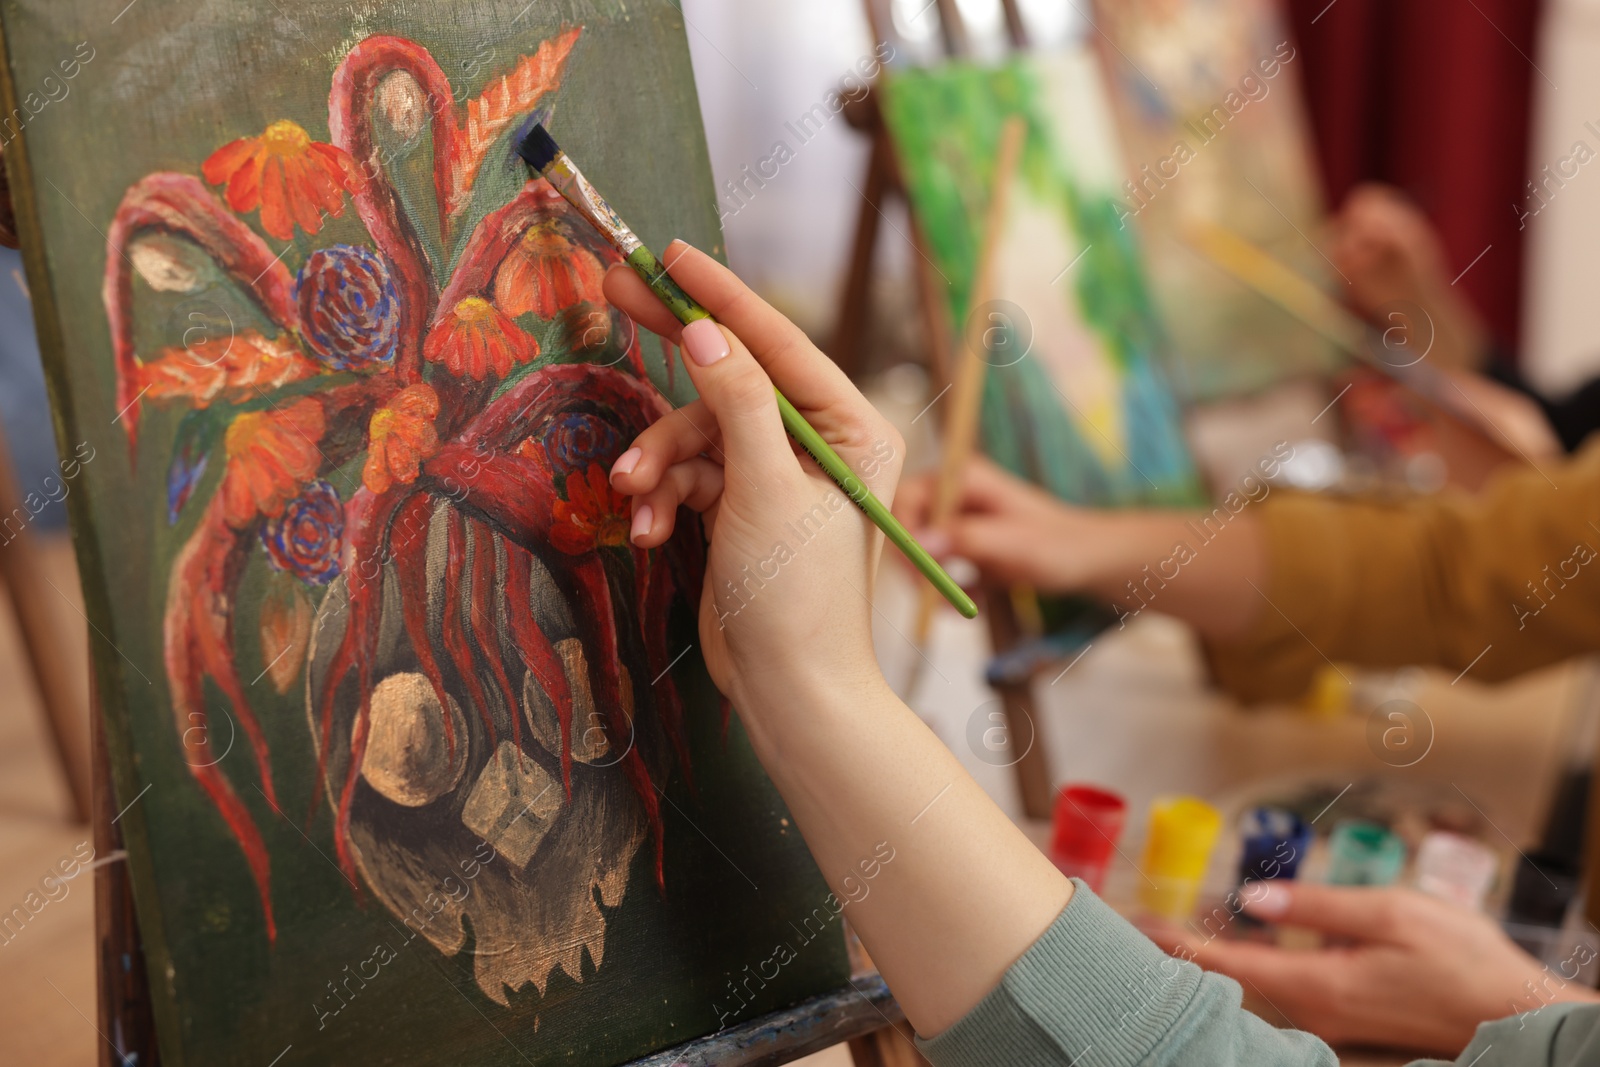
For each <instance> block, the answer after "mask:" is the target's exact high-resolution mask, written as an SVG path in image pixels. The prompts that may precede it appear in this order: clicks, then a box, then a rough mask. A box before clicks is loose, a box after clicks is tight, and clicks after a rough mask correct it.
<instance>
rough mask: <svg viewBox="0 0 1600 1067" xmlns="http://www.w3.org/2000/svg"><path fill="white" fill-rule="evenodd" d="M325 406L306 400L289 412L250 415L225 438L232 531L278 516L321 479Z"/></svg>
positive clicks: (226, 508) (226, 509)
mask: <svg viewBox="0 0 1600 1067" xmlns="http://www.w3.org/2000/svg"><path fill="white" fill-rule="evenodd" d="M322 431H323V417H322V405H321V404H320V403H318V402H317V401H316V400H314V399H313V398H311V397H303V398H301V399H300V400H296V401H295V402H294V403H292V404H289V405H288V406H286V407H282V408H274V409H272V410H269V411H247V412H245V413H244V414H243V415H240V416H239V417H238V418H236V419H234V420H233V423H232V424H231V425H230V426H229V427H228V432H227V434H225V435H224V436H223V439H222V445H223V451H225V452H226V453H227V456H228V469H227V471H226V472H225V473H224V474H223V476H222V489H221V492H222V498H223V501H222V505H223V514H224V517H225V518H226V519H227V520H228V525H229V526H234V527H240V526H246V525H248V524H249V523H250V521H251V520H252V519H254V518H255V517H256V516H257V515H266V516H269V517H273V518H275V517H277V516H278V515H281V514H283V505H284V502H285V501H287V500H288V499H289V498H290V497H292V496H294V495H295V494H297V493H299V492H300V486H301V485H303V484H304V483H305V482H308V481H310V480H311V479H312V478H314V477H315V476H316V473H317V469H318V468H319V467H320V466H321V464H322V452H321V451H320V450H319V449H318V448H317V442H318V441H320V440H322Z"/></svg>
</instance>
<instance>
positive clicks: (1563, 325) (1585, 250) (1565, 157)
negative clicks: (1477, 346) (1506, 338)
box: [1507, 0, 1600, 393]
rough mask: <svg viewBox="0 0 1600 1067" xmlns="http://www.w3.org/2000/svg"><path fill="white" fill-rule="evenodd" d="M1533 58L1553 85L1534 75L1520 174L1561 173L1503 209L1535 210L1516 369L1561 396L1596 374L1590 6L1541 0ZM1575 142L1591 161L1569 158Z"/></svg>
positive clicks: (1598, 155) (1597, 254) (1595, 33)
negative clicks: (1528, 139)
mask: <svg viewBox="0 0 1600 1067" xmlns="http://www.w3.org/2000/svg"><path fill="white" fill-rule="evenodd" d="M1534 58H1535V60H1536V61H1537V63H1538V64H1539V69H1540V70H1542V71H1544V73H1545V75H1546V76H1548V77H1549V79H1550V82H1553V83H1554V85H1555V86H1556V87H1555V88H1551V85H1550V84H1549V83H1547V82H1546V81H1545V80H1544V78H1541V77H1538V76H1537V75H1536V76H1535V78H1534V83H1533V84H1534V122H1533V136H1532V145H1531V149H1530V159H1529V162H1528V175H1529V177H1530V178H1531V179H1534V180H1535V181H1538V180H1539V179H1540V178H1541V177H1542V176H1543V170H1544V168H1545V167H1546V166H1549V167H1550V168H1551V170H1552V172H1554V173H1557V174H1558V176H1559V175H1560V174H1561V172H1562V171H1563V169H1564V171H1565V173H1566V174H1568V175H1571V177H1567V178H1563V179H1562V180H1563V181H1564V182H1565V184H1563V185H1559V186H1558V185H1555V184H1554V183H1552V184H1551V185H1550V186H1549V189H1550V190H1551V191H1548V192H1546V193H1544V202H1543V204H1542V205H1541V201H1540V200H1539V199H1538V198H1533V197H1530V198H1529V199H1528V200H1527V201H1526V203H1525V204H1519V205H1517V206H1516V208H1515V209H1513V208H1510V207H1508V208H1507V210H1517V211H1518V213H1519V214H1521V213H1522V212H1523V211H1528V210H1531V209H1536V210H1537V214H1535V215H1533V216H1532V217H1530V218H1528V219H1526V225H1527V227H1528V234H1527V241H1528V243H1527V250H1526V251H1527V256H1526V260H1525V262H1526V267H1525V277H1524V290H1523V360H1524V363H1523V366H1524V367H1525V368H1526V369H1527V371H1528V373H1529V375H1530V376H1531V377H1532V378H1533V380H1534V381H1535V383H1536V384H1538V385H1539V386H1540V387H1541V388H1544V389H1546V390H1549V391H1552V392H1555V393H1561V392H1564V391H1566V390H1568V389H1571V388H1572V387H1573V386H1575V385H1577V384H1579V383H1580V382H1582V381H1585V380H1587V379H1588V378H1590V377H1593V376H1595V375H1597V374H1600V0H1551V2H1550V3H1549V6H1548V8H1547V11H1546V15H1545V25H1544V29H1543V34H1542V39H1541V40H1540V42H1539V48H1538V51H1537V53H1536V54H1535V57H1534ZM1591 123H1592V124H1593V125H1592V127H1591V126H1590V125H1589V124H1591ZM1579 142H1582V143H1583V144H1584V145H1586V146H1587V149H1588V150H1589V151H1591V152H1593V153H1594V155H1595V158H1594V160H1593V161H1592V162H1588V163H1580V162H1579V159H1578V158H1577V157H1584V156H1586V153H1583V152H1575V146H1576V145H1577V144H1578V143H1579ZM1563 161H1566V162H1565V166H1564V168H1563Z"/></svg>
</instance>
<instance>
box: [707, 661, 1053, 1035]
mask: <svg viewBox="0 0 1600 1067" xmlns="http://www.w3.org/2000/svg"><path fill="white" fill-rule="evenodd" d="M734 703H735V706H736V707H738V708H739V709H740V716H741V719H742V720H743V721H744V722H745V724H746V727H747V730H748V732H749V734H750V736H751V740H752V743H753V744H754V746H755V749H756V754H757V755H758V756H759V757H760V759H761V762H762V763H763V764H764V765H765V766H766V768H767V771H768V773H769V774H770V775H771V777H772V780H773V782H774V783H776V785H777V786H778V789H779V791H780V792H781V793H782V794H783V797H784V800H785V802H786V803H787V804H788V806H789V810H790V812H791V813H792V814H793V816H794V818H795V821H796V823H797V824H798V825H799V828H800V832H801V833H802V834H803V835H804V836H805V839H806V843H807V845H809V846H810V848H811V852H812V855H813V856H814V857H815V858H816V861H817V866H818V867H819V868H820V869H821V871H822V874H823V876H824V877H825V878H826V879H827V880H828V884H829V886H830V887H831V888H832V889H833V891H834V892H835V894H836V895H837V896H838V898H839V899H840V900H841V901H843V902H845V904H846V912H845V914H846V916H847V917H848V918H849V920H850V923H851V925H852V927H853V928H854V929H855V930H856V932H857V933H858V934H859V935H860V937H861V939H862V942H863V943H864V944H865V945H866V947H867V950H868V951H869V952H870V953H871V954H872V958H873V961H874V962H875V963H876V964H877V966H878V968H879V970H880V971H881V972H882V974H883V976H884V978H885V979H886V980H887V981H888V983H889V985H890V987H891V988H892V989H893V990H894V991H895V996H896V998H897V999H898V1000H899V1002H900V1004H901V1006H902V1007H903V1008H904V1009H905V1012H906V1017H907V1018H908V1019H909V1020H910V1021H911V1024H912V1025H913V1026H914V1027H916V1029H917V1031H918V1032H919V1033H922V1034H925V1035H932V1034H937V1033H939V1032H941V1031H943V1030H944V1029H946V1028H947V1027H949V1026H950V1025H951V1024H953V1023H954V1022H955V1021H956V1020H958V1019H960V1018H961V1017H962V1016H963V1015H965V1014H966V1013H967V1012H968V1011H969V1010H971V1009H972V1007H973V1006H974V1005H976V1004H977V1003H978V1001H979V1000H981V999H982V998H983V996H984V995H985V994H986V993H988V992H989V991H990V990H991V989H993V988H994V987H995V985H996V984H998V982H999V980H1000V977H1001V976H1002V975H1003V974H1004V973H1005V971H1006V968H1007V967H1009V966H1010V965H1011V964H1012V963H1013V962H1014V961H1015V960H1016V959H1017V958H1018V957H1019V956H1021V955H1022V954H1023V952H1025V951H1026V950H1027V949H1028V947H1029V946H1030V945H1032V944H1033V943H1034V941H1035V940H1037V939H1038V937H1039V935H1040V934H1041V933H1043V932H1044V930H1045V929H1046V928H1048V927H1049V925H1050V924H1051V922H1052V921H1054V920H1055V918H1056V916H1057V915H1058V914H1060V912H1061V909H1062V908H1063V907H1065V905H1066V903H1067V901H1068V899H1069V898H1070V897H1071V894H1072V886H1071V883H1070V882H1068V881H1067V880H1066V879H1065V878H1064V877H1062V875H1061V874H1060V872H1058V871H1057V870H1056V869H1055V867H1054V866H1053V865H1052V864H1051V863H1050V862H1049V861H1048V860H1047V859H1046V858H1045V857H1044V856H1043V855H1042V854H1041V853H1040V852H1039V851H1038V850H1037V849H1036V848H1034V847H1033V845H1032V844H1031V843H1029V841H1028V840H1027V838H1026V837H1024V836H1023V834H1022V833H1021V831H1020V830H1018V829H1017V828H1016V826H1014V825H1013V824H1012V822H1011V821H1010V820H1009V819H1008V818H1006V816H1005V815H1004V814H1003V813H1002V812H1001V811H1000V809H999V808H998V807H996V806H995V804H994V803H993V802H992V801H991V800H990V799H989V798H988V796H987V795H986V794H985V793H984V792H983V791H982V789H980V788H979V787H978V785H977V783H976V782H974V781H973V780H972V778H971V777H970V776H969V775H968V774H967V773H966V771H965V770H963V769H962V767H961V764H960V762H959V761H958V760H957V759H956V758H955V757H954V756H953V755H952V754H951V753H950V751H949V750H948V749H947V748H946V747H945V746H944V744H943V743H942V742H940V741H939V739H938V738H937V737H935V736H934V735H933V733H932V732H931V731H929V730H928V728H927V727H926V726H925V725H923V723H922V722H921V721H920V720H919V719H918V718H917V717H916V715H915V714H913V713H912V712H911V710H910V709H909V708H907V707H906V706H905V704H903V703H902V702H901V701H900V700H899V699H898V698H897V697H895V695H894V694H893V692H891V691H890V690H889V688H888V686H887V684H885V683H884V682H883V681H882V679H881V677H880V678H877V679H875V680H872V681H865V682H862V683H860V684H846V683H843V682H841V681H839V680H837V679H816V678H814V677H809V676H808V677H801V678H789V679H785V680H784V684H777V682H776V681H775V680H771V679H769V680H767V681H766V682H765V683H764V684H762V685H761V686H760V687H759V688H758V689H757V690H756V691H754V692H750V693H747V694H739V695H736V697H735V701H734ZM886 850H892V856H893V858H892V860H890V861H889V862H886V863H882V862H880V863H879V864H877V865H872V864H871V862H870V861H873V860H874V859H877V860H879V861H881V859H882V856H883V855H884V854H885V853H886ZM864 862H866V863H868V864H869V867H868V868H866V869H873V870H875V876H874V877H872V878H871V879H870V880H868V879H866V878H865V877H864V876H863V874H864V868H863V866H862V865H863V863H864Z"/></svg>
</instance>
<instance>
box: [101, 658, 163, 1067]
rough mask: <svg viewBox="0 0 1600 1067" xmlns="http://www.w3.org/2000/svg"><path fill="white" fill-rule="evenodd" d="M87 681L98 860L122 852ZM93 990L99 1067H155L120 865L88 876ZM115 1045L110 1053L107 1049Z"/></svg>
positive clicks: (144, 981)
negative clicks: (91, 904) (91, 878)
mask: <svg viewBox="0 0 1600 1067" xmlns="http://www.w3.org/2000/svg"><path fill="white" fill-rule="evenodd" d="M93 684H94V683H93V675H91V676H90V689H91V693H90V698H89V708H90V710H89V719H90V724H89V737H90V742H89V743H90V749H91V765H92V767H93V769H94V854H95V858H96V859H98V860H104V859H105V858H106V857H107V856H110V855H113V854H114V853H116V852H117V851H119V850H120V849H121V848H122V831H120V830H119V829H117V827H116V825H115V824H113V823H112V821H111V820H112V819H114V818H116V817H117V810H116V803H117V802H116V797H115V796H113V794H112V790H111V759H110V756H109V754H108V753H107V750H106V737H105V727H104V724H102V723H101V721H100V705H99V702H98V701H97V700H96V699H95V698H94V695H93ZM94 933H95V969H96V975H95V985H96V988H97V989H98V991H99V998H98V999H99V1004H98V1007H99V1016H100V1026H99V1029H100V1033H101V1034H102V1035H103V1036H104V1037H105V1038H106V1040H105V1041H102V1042H101V1043H100V1060H99V1063H100V1067H127V1065H129V1064H137V1065H138V1067H159V1064H160V1063H161V1055H160V1052H159V1051H158V1049H157V1048H156V1034H155V1020H154V1018H153V1017H152V1015H151V1009H150V985H149V972H148V971H146V970H145V960H144V949H143V948H142V947H141V946H142V942H141V940H140V938H139V920H138V918H137V917H136V916H135V914H134V911H133V891H132V888H131V887H130V885H129V883H128V865H127V863H126V862H115V863H107V864H105V865H104V866H102V867H97V868H96V869H95V872H94ZM113 1042H114V1043H115V1047H113V1044H112V1043H113Z"/></svg>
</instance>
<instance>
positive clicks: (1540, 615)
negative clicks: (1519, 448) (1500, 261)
mask: <svg viewBox="0 0 1600 1067" xmlns="http://www.w3.org/2000/svg"><path fill="white" fill-rule="evenodd" d="M1261 516H1262V523H1263V529H1264V535H1265V536H1264V541H1265V545H1266V552H1267V580H1266V582H1265V584H1264V585H1263V586H1262V588H1261V591H1260V593H1259V594H1258V593H1256V592H1254V591H1249V592H1247V593H1245V594H1244V595H1248V596H1260V597H1262V598H1263V599H1264V601H1265V602H1264V603H1263V604H1262V612H1261V614H1260V616H1258V619H1257V622H1256V623H1255V624H1254V626H1252V628H1251V630H1250V632H1249V633H1247V634H1245V635H1243V636H1242V637H1240V638H1238V639H1235V640H1232V641H1228V642H1225V643H1223V642H1214V643H1212V644H1211V645H1210V646H1209V647H1208V649H1207V653H1208V655H1209V658H1210V660H1211V666H1212V670H1213V673H1214V675H1215V677H1216V679H1217V681H1218V682H1219V683H1220V684H1221V685H1222V686H1223V688H1225V689H1227V690H1229V691H1230V692H1232V693H1233V694H1235V695H1236V696H1238V697H1239V699H1241V700H1244V701H1259V700H1290V699H1294V698H1295V697H1298V696H1299V695H1300V694H1302V693H1304V692H1305V690H1306V688H1307V686H1308V685H1309V683H1310V680H1311V677H1312V675H1313V673H1314V672H1315V671H1316V669H1317V668H1318V667H1320V666H1322V665H1323V664H1325V663H1327V662H1329V661H1330V660H1331V661H1333V662H1336V663H1353V664H1359V665H1362V666H1371V667H1400V666H1405V665H1408V664H1427V665H1437V666H1441V667H1444V668H1446V669H1448V670H1454V671H1459V670H1464V669H1465V668H1466V667H1467V666H1468V665H1469V664H1471V665H1472V670H1471V675H1470V676H1471V677H1473V678H1476V679H1478V680H1480V681H1496V680H1499V679H1503V678H1509V677H1511V676H1513V675H1516V674H1520V673H1522V672H1524V671H1528V670H1532V669H1534V668H1536V667H1542V666H1545V665H1547V664H1551V663H1555V662H1558V661H1560V660H1563V659H1566V658H1568V657H1570V656H1573V655H1577V654H1579V653H1584V652H1594V651H1597V650H1600V442H1597V443H1596V444H1595V445H1592V446H1591V447H1589V448H1586V449H1584V450H1583V451H1582V452H1581V453H1579V454H1578V455H1577V456H1576V457H1574V458H1573V459H1572V460H1570V461H1568V462H1567V463H1565V464H1563V465H1550V464H1546V465H1544V466H1543V469H1542V472H1541V470H1535V469H1533V468H1532V467H1520V466H1519V467H1515V468H1508V469H1507V470H1506V472H1505V473H1503V474H1501V475H1500V476H1498V477H1497V478H1495V479H1494V480H1493V481H1491V482H1490V484H1489V485H1487V486H1485V487H1484V489H1483V491H1482V492H1481V493H1479V494H1477V495H1471V496H1469V495H1466V494H1457V493H1447V494H1442V495H1440V496H1438V497H1430V498H1425V499H1417V500H1409V501H1404V502H1400V503H1393V504H1385V503H1371V502H1356V501H1349V500H1337V499H1330V498H1326V497H1310V496H1301V495H1293V494H1289V495H1284V496H1281V497H1274V498H1271V499H1269V500H1266V501H1264V502H1263V504H1262V510H1261ZM1480 657H1481V658H1480Z"/></svg>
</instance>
